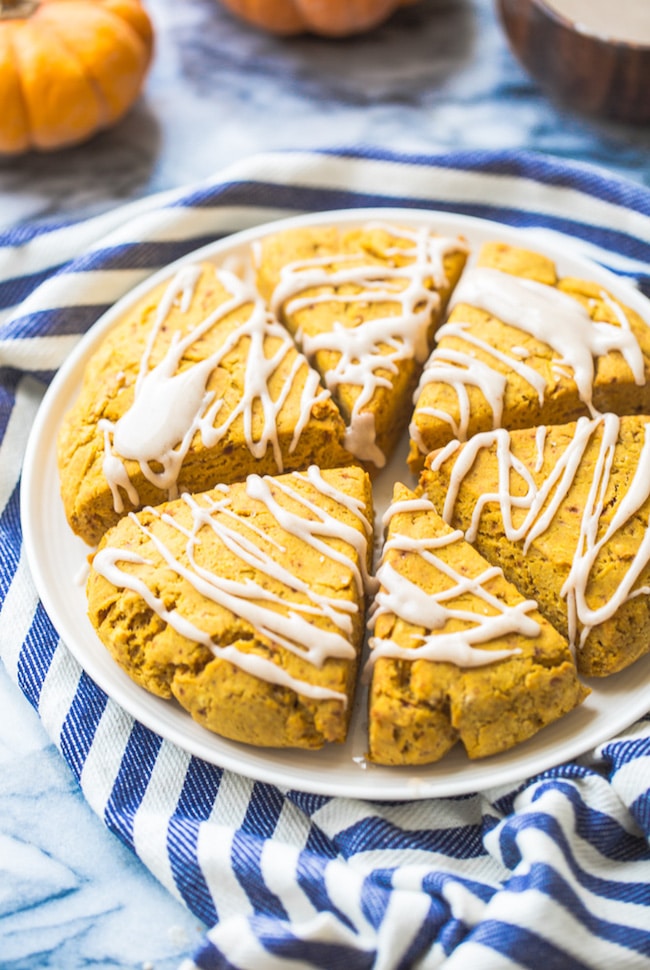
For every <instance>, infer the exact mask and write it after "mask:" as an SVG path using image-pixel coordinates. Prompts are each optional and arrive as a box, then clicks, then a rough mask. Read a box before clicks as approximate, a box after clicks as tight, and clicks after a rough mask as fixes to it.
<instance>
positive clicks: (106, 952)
mask: <svg viewBox="0 0 650 970" xmlns="http://www.w3.org/2000/svg"><path fill="white" fill-rule="evenodd" d="M146 6H147V8H148V10H149V12H150V14H151V17H152V19H153V22H154V27H155V30H156V37H157V47H156V55H155V61H154V64H153V67H152V70H151V73H150V75H149V78H148V82H147V85H146V88H145V91H144V94H143V97H142V99H141V100H140V102H139V103H138V104H137V106H136V107H135V108H134V109H133V111H132V112H131V113H130V115H129V116H128V117H127V118H126V119H125V120H124V121H123V122H122V123H121V124H120V125H119V126H118V127H116V128H115V129H113V130H112V131H109V132H106V133H104V134H102V135H100V136H99V137H97V138H95V139H94V140H93V141H92V142H90V143H88V144H87V145H85V146H82V147H79V148H75V149H71V150H68V151H65V152H61V153H59V154H53V155H41V156H38V155H29V156H26V157H24V158H20V159H13V160H12V159H4V160H0V227H5V228H6V227H9V226H12V225H15V224H19V223H33V222H39V223H43V222H48V221H59V220H61V219H80V218H83V217H85V216H88V215H92V214H96V213H99V212H102V211H105V210H107V209H109V208H111V207H113V206H115V205H116V204H120V203H122V202H125V201H128V200H132V199H137V198H140V197H142V196H144V195H147V194H150V193H153V192H157V191H159V190H163V189H169V188H173V187H177V186H182V185H184V184H186V183H188V182H192V181H195V180H199V179H201V178H203V177H205V176H207V175H209V174H211V173H212V172H214V171H216V170H218V169H220V168H222V167H224V166H225V165H227V164H229V163H231V162H234V161H237V160H238V159H241V158H244V157H246V156H248V155H250V154H253V153H257V152H259V151H267V150H270V149H281V148H302V147H305V148H307V147H309V148H314V147H325V146H326V147H329V148H332V147H335V148H336V147H346V148H350V147H356V146H366V147H367V146H370V145H375V146H378V147H382V148H387V149H391V150H398V151H406V152H428V153H430V152H436V151H446V150H453V149H461V148H465V149H472V148H484V149H497V148H500V149H504V148H509V149H526V150H533V151H541V152H545V153H547V154H550V155H553V156H556V157H561V158H564V159H571V160H574V161H579V162H587V163H590V164H592V165H597V166H600V167H602V168H604V169H606V170H608V171H610V172H614V173H616V174H618V175H620V176H622V177H624V178H628V179H632V180H634V181H636V182H640V183H643V184H646V185H650V131H648V129H642V128H634V127H627V126H623V125H618V124H615V123H611V122H605V121H600V120H596V119H588V118H582V117H578V116H576V115H574V114H572V113H570V112H569V111H565V110H564V109H562V108H561V107H558V106H557V105H553V104H551V103H550V102H549V101H547V100H546V99H545V98H544V97H543V96H542V95H541V94H540V92H539V91H538V89H537V88H536V87H535V86H534V84H533V83H532V82H531V81H530V80H529V79H528V77H527V76H526V75H525V73H524V72H523V70H522V69H521V68H520V67H519V65H518V64H517V62H516V61H515V59H514V58H513V56H512V54H511V53H510V50H509V48H508V46H507V44H506V42H505V40H504V36H503V34H502V31H501V28H500V25H499V23H498V20H497V18H496V15H495V12H494V8H493V5H492V3H491V2H490V0H422V2H421V3H419V4H416V5H414V6H413V7H409V8H407V9H405V10H404V11H403V12H401V13H400V14H399V15H398V16H396V17H394V18H393V19H392V20H391V21H390V22H389V23H388V24H386V25H385V26H384V27H382V28H381V29H379V30H377V31H375V32H373V33H371V34H368V35H366V36H363V37H359V38H356V39H348V40H345V41H340V42H334V41H326V40H323V39H318V38H315V37H302V38H297V39H291V40H281V39H278V38H273V37H271V36H266V35H264V34H262V33H261V32H258V31H256V30H254V29H253V28H249V27H247V26H246V25H243V24H242V23H240V22H238V21H236V20H235V19H234V18H233V17H232V16H230V15H229V14H228V13H227V12H225V11H224V10H223V9H222V8H221V7H220V6H219V4H218V2H217V0H182V2H181V3H179V2H177V0H146ZM0 764H1V767H2V776H1V777H2V780H1V781H0V873H1V878H0V967H2V968H3V970H31V968H54V970H59V968H60V970H76V968H80V967H90V966H92V967H95V968H115V970H119V968H141V970H142V968H149V970H168V968H172V967H177V966H178V965H179V964H180V962H181V961H182V959H183V957H185V956H186V955H188V954H190V953H191V952H192V951H193V949H194V946H195V944H196V943H197V941H198V939H199V936H200V933H201V931H202V927H201V926H200V925H199V924H198V923H197V920H196V919H195V918H194V917H193V916H191V915H190V914H189V913H188V912H187V911H186V910H185V909H184V908H183V907H182V906H181V905H180V904H179V903H177V902H176V901H175V900H174V899H172V898H171V897H170V896H169V895H168V894H167V892H166V891H165V890H164V889H162V888H161V887H160V886H159V885H158V884H157V883H156V881H155V880H154V879H153V877H152V876H151V875H150V874H149V873H148V871H147V870H146V869H145V868H144V867H143V866H142V865H141V864H140V863H139V862H138V861H137V860H136V859H135V858H134V857H133V856H132V855H131V854H130V853H129V852H128V851H127V850H126V849H125V848H124V847H123V846H122V845H121V843H119V841H118V840H117V839H116V838H114V837H113V836H112V835H110V834H109V833H108V832H107V831H106V830H105V829H104V827H103V825H102V823H101V822H100V821H99V820H98V819H97V818H96V816H95V815H94V814H93V812H92V811H91V809H90V808H89V807H88V806H87V805H86V803H85V801H84V799H83V797H82V795H81V793H80V791H79V789H78V786H77V784H76V782H75V781H74V779H73V777H72V775H71V773H70V772H69V770H68V768H67V766H66V765H65V763H64V762H63V761H62V759H61V758H60V756H59V754H58V752H57V751H56V750H55V748H54V747H53V746H52V744H51V743H50V741H49V739H48V737H47V735H46V734H45V732H44V730H43V728H42V727H41V725H40V723H39V722H38V719H37V718H36V715H35V714H34V712H33V711H32V709H31V708H30V707H29V705H28V703H27V702H26V701H25V700H24V698H23V697H22V695H21V694H20V693H19V691H18V689H17V688H16V687H15V686H14V685H13V683H12V682H11V681H10V680H9V678H8V676H7V674H6V673H5V671H4V668H2V667H1V666H0Z"/></svg>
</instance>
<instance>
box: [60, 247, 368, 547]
mask: <svg viewBox="0 0 650 970" xmlns="http://www.w3.org/2000/svg"><path fill="white" fill-rule="evenodd" d="M344 436H345V425H344V423H343V420H342V418H341V416H340V414H339V412H338V410H337V408H336V406H335V404H334V403H333V402H332V400H331V396H330V395H329V393H328V392H327V391H326V390H325V389H324V388H323V386H322V384H321V383H320V381H319V378H318V375H317V374H316V372H315V371H314V370H312V368H311V367H310V366H309V364H308V363H307V361H306V359H305V358H304V356H302V354H300V353H299V352H298V350H297V349H296V347H295V344H294V342H293V340H292V339H291V337H290V336H289V334H288V333H287V332H286V330H285V329H284V328H283V327H281V326H280V325H279V324H278V323H277V321H274V320H273V319H271V318H270V316H269V314H268V312H267V310H266V307H265V306H264V303H263V302H262V300H261V299H260V297H259V295H258V294H257V292H256V291H255V289H254V288H253V287H252V286H251V285H248V284H246V283H244V282H242V280H241V279H239V278H238V277H237V276H235V275H234V274H233V273H231V272H229V271H228V270H227V269H224V268H215V266H214V265H213V264H211V263H204V264H200V265H190V266H186V267H184V268H183V269H182V270H181V271H180V272H178V273H177V274H176V275H175V276H174V277H173V278H172V279H171V281H169V282H167V283H163V284H161V285H160V286H158V287H157V288H154V289H153V290H152V291H151V292H150V293H148V294H147V296H146V297H145V298H144V299H142V300H141V301H140V302H139V303H138V304H137V305H136V306H134V307H133V308H132V309H131V310H130V311H128V312H127V313H126V314H125V316H124V318H123V319H122V320H121V321H120V322H119V323H118V324H117V325H116V326H115V327H114V328H113V329H112V330H111V331H110V332H109V333H108V335H107V336H106V338H105V339H104V341H103V342H102V344H101V346H100V347H99V349H98V350H97V351H96V352H95V354H94V355H93V356H92V358H91V359H90V361H89V364H88V366H87V369H86V372H85V375H84V381H83V387H82V390H81V393H80V395H79V398H78V400H77V401H76V403H75V404H74V406H73V408H72V409H71V411H70V412H69V413H68V414H67V415H66V417H65V419H64V422H63V426H62V429H61V433H60V435H59V440H58V457H59V466H60V469H61V493H62V498H63V503H64V506H65V509H66V515H67V517H68V521H69V522H70V525H71V527H72V529H73V530H74V531H75V532H76V533H77V534H78V535H80V536H81V537H82V538H83V539H84V540H85V541H86V542H88V543H90V544H91V545H94V544H96V543H97V542H98V541H99V539H100V538H101V536H102V534H103V533H104V532H105V530H106V529H107V528H108V527H109V526H111V525H113V524H114V523H115V522H116V521H117V520H118V518H119V517H120V516H121V515H123V514H124V513H125V512H128V511H130V510H133V509H137V508H141V507H142V506H143V505H157V504H159V503H160V502H162V501H164V500H165V499H167V498H173V497H175V496H176V495H178V494H181V493H182V492H183V491H185V490H187V491H192V492H199V491H203V490H205V489H209V488H212V487H213V486H214V485H216V484H217V483H218V482H233V481H238V480H242V479H244V478H245V477H246V475H248V474H249V473H250V472H253V471H255V472H257V473H258V474H267V473H268V474H273V473H277V472H283V471H290V470H293V469H297V468H306V467H308V466H309V465H310V464H312V463H314V462H318V464H320V465H321V466H324V467H335V466H337V465H343V464H349V463H351V462H352V461H353V460H354V459H353V457H352V456H351V455H350V454H349V453H348V452H347V451H346V449H345V447H344V444H343V439H344Z"/></svg>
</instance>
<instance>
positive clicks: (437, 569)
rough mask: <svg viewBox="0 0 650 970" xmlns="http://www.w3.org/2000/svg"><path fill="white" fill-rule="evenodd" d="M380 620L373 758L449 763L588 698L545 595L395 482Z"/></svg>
mask: <svg viewBox="0 0 650 970" xmlns="http://www.w3.org/2000/svg"><path fill="white" fill-rule="evenodd" d="M386 520H387V536H386V543H385V547H384V553H383V556H382V561H381V564H380V567H379V570H378V573H377V578H378V580H379V583H380V588H379V592H378V594H377V596H376V598H375V601H374V606H373V612H372V614H371V618H370V621H369V625H370V628H371V632H372V635H371V638H370V646H371V650H370V660H369V662H368V666H367V672H368V673H369V677H370V686H369V695H368V697H369V699H368V719H369V752H368V753H369V758H370V760H371V761H373V762H375V763H379V764H384V765H421V764H428V763H431V762H435V761H438V760H439V759H440V758H442V757H443V756H444V755H445V754H446V753H447V752H448V751H449V750H450V749H451V748H452V747H453V746H454V745H455V744H456V743H457V742H460V743H461V744H462V745H463V746H464V748H465V751H466V752H467V754H468V756H469V757H470V758H482V757H486V756H489V755H493V754H497V753H499V752H502V751H507V750H509V749H510V748H512V747H513V746H514V745H516V744H519V743H520V742H522V741H524V740H526V739H527V738H530V737H532V736H533V735H534V734H536V733H537V732H538V731H539V730H540V729H541V728H543V727H545V726H546V725H548V724H550V723H551V722H553V721H555V720H557V719H558V718H559V717H562V716H563V715H565V714H567V713H568V712H569V711H571V710H573V709H574V708H575V707H576V706H577V705H578V704H580V703H581V702H582V700H583V699H584V697H586V696H587V694H588V690H587V689H586V688H585V687H583V685H582V684H581V683H580V682H579V680H578V677H577V673H576V668H575V663H574V661H573V658H572V655H571V651H570V650H569V646H568V643H567V641H566V639H565V638H564V637H562V636H561V635H560V634H559V633H557V631H556V630H554V629H553V627H552V626H551V625H550V624H549V623H548V622H547V621H546V620H545V619H544V618H543V617H542V616H541V614H540V613H539V610H538V609H537V605H536V603H535V601H534V600H526V599H525V598H524V596H523V595H522V594H521V593H520V592H519V591H518V590H517V589H516V587H515V586H513V585H512V584H511V583H509V582H507V581H506V579H505V578H504V576H503V573H502V571H501V570H500V569H499V568H498V567H495V566H493V567H491V566H490V565H489V564H488V563H487V562H486V561H485V560H484V559H483V557H482V556H480V555H479V553H478V552H476V551H475V550H474V549H473V548H472V547H471V546H470V545H469V544H468V543H467V542H466V541H465V540H464V538H463V536H462V533H461V532H460V531H458V530H452V529H451V528H450V527H449V526H447V525H446V524H445V523H444V522H443V520H442V518H441V517H440V516H439V515H438V513H437V512H436V510H435V509H434V506H433V504H432V503H431V501H430V500H429V499H428V498H427V497H426V496H417V495H416V494H415V493H413V492H412V491H410V490H409V489H407V488H406V487H405V486H403V485H399V484H398V485H396V486H395V491H394V495H393V504H392V505H391V507H390V508H389V509H388V511H387V513H386Z"/></svg>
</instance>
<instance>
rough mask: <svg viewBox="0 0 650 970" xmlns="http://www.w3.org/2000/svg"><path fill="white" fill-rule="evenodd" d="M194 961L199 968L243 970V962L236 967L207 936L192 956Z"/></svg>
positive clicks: (203, 969)
mask: <svg viewBox="0 0 650 970" xmlns="http://www.w3.org/2000/svg"><path fill="white" fill-rule="evenodd" d="M192 962H193V964H194V966H196V967H197V968H198V970H241V964H240V965H239V966H238V967H236V966H235V965H234V963H231V962H230V960H228V959H227V958H226V957H225V956H224V954H223V953H222V952H221V950H219V949H218V948H217V947H216V946H215V945H214V943H212V942H211V940H209V939H208V938H207V937H206V938H205V939H204V940H203V942H202V943H201V944H200V946H199V948H198V949H197V950H196V952H195V953H194V955H193V956H192Z"/></svg>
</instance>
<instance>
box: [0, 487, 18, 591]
mask: <svg viewBox="0 0 650 970" xmlns="http://www.w3.org/2000/svg"><path fill="white" fill-rule="evenodd" d="M0 536H2V549H0V554H1V555H2V569H0V593H1V594H2V598H3V600H4V597H5V596H6V594H7V592H8V590H9V586H10V585H11V582H12V580H13V577H14V574H15V572H16V569H17V568H18V562H19V559H20V550H21V544H22V536H23V533H22V525H21V521H20V483H17V484H16V486H15V487H14V489H13V490H12V492H11V494H10V496H9V498H8V499H7V502H6V504H5V507H4V508H3V509H2V513H1V514H0Z"/></svg>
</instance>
